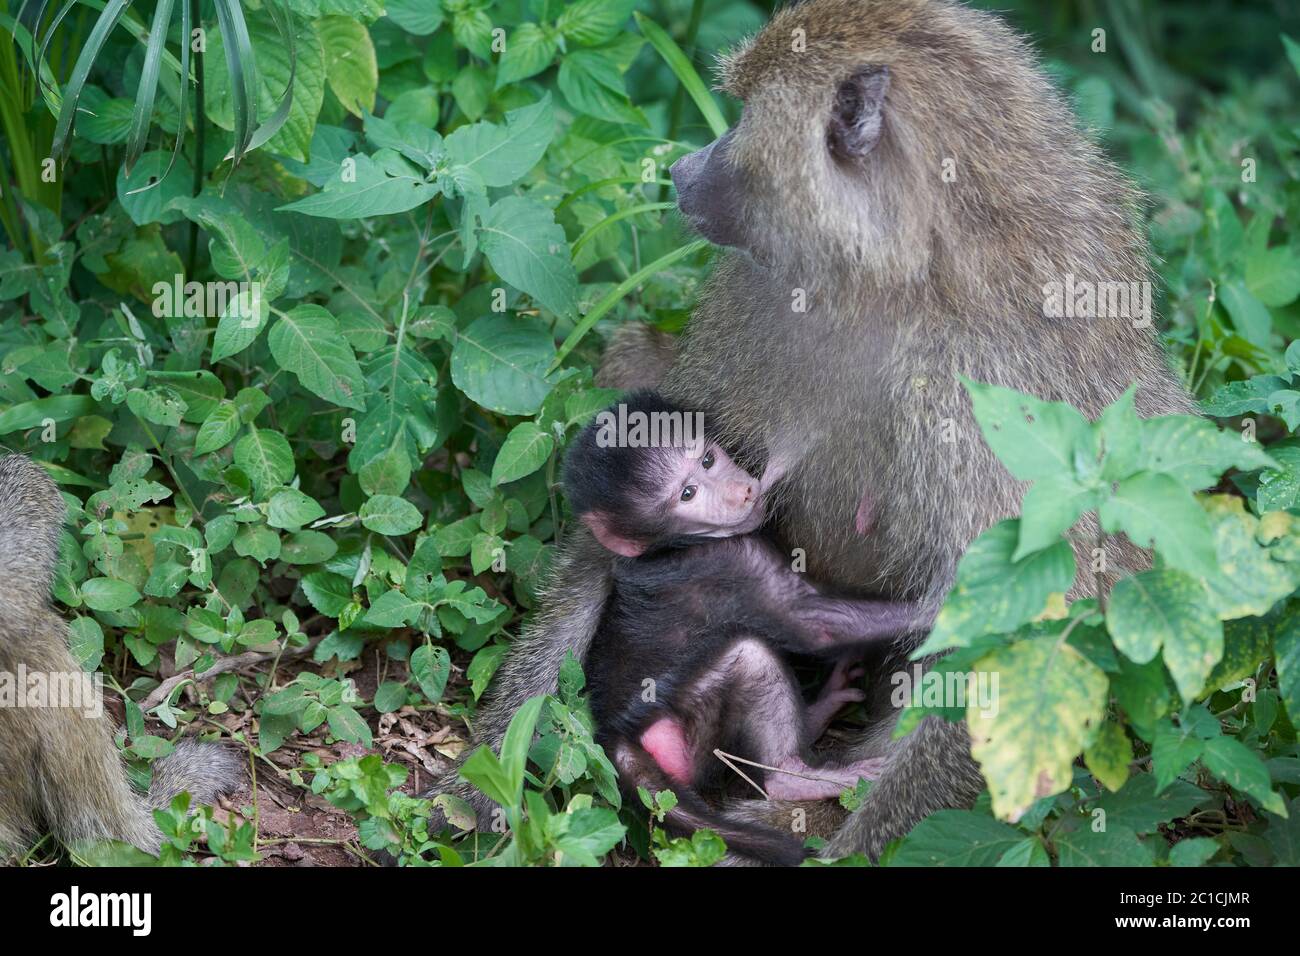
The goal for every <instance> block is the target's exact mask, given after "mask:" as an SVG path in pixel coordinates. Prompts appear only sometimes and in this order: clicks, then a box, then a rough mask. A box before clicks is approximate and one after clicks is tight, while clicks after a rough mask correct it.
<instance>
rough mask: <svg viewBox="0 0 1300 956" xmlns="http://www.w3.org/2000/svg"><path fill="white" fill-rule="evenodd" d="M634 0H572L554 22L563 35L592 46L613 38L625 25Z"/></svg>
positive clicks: (581, 43)
mask: <svg viewBox="0 0 1300 956" xmlns="http://www.w3.org/2000/svg"><path fill="white" fill-rule="evenodd" d="M635 6H636V3H635V0H576V2H575V3H570V4H568V5H567V6H566V7H565V8H564V12H563V13H561V14H560V18H559V19H558V20H557V21H556V22H555V25H556V26H557V27H559V30H560V32H561V33H563V34H564V37H565V39H567V40H572V41H573V42H574V43H577V44H578V45H580V46H595V45H596V44H598V43H604V42H605V41H606V40H610V39H613V37H615V36H616V35H617V34H618V33H619V32H621V31H622V30H623V29H624V27H625V26H626V25H627V21H628V18H629V17H630V16H632V9H633V7H635Z"/></svg>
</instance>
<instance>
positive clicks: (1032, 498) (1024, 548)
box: [1011, 475, 1101, 561]
mask: <svg viewBox="0 0 1300 956" xmlns="http://www.w3.org/2000/svg"><path fill="white" fill-rule="evenodd" d="M1100 500H1101V492H1100V491H1099V490H1098V489H1096V488H1091V487H1087V486H1085V485H1081V484H1079V483H1078V482H1077V481H1075V480H1074V478H1073V477H1072V476H1070V475H1053V476H1050V477H1047V478H1040V479H1039V480H1038V481H1036V482H1034V483H1033V485H1032V486H1030V488H1029V490H1028V491H1027V492H1025V497H1024V499H1023V500H1022V502H1021V505H1020V538H1019V541H1018V543H1017V545H1016V550H1015V552H1014V553H1013V554H1012V555H1011V559H1012V560H1013V561H1019V560H1020V559H1021V558H1023V557H1025V556H1026V555H1029V554H1033V553H1034V552H1035V551H1041V550H1042V549H1044V548H1046V547H1049V546H1051V545H1053V544H1055V543H1056V542H1058V541H1060V540H1061V535H1062V534H1064V533H1065V532H1066V531H1068V530H1070V529H1071V528H1072V527H1074V525H1075V522H1077V521H1078V520H1079V516H1080V515H1082V514H1083V513H1084V512H1085V511H1092V510H1094V509H1095V508H1096V507H1097V505H1098V503H1099V502H1100Z"/></svg>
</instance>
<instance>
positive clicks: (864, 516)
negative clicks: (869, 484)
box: [853, 491, 876, 535]
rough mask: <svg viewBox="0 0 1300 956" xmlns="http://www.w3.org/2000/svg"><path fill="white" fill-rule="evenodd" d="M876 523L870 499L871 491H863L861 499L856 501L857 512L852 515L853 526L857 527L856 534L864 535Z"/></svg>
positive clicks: (873, 506) (873, 507) (874, 510)
mask: <svg viewBox="0 0 1300 956" xmlns="http://www.w3.org/2000/svg"><path fill="white" fill-rule="evenodd" d="M875 523H876V508H875V505H874V504H872V501H871V492H869V491H867V492H863V495H862V500H861V501H859V502H858V513H857V515H855V516H854V519H853V526H854V527H855V528H856V529H857V531H858V534H861V535H865V534H867V532H869V531H870V530H871V528H872V526H873V525H875Z"/></svg>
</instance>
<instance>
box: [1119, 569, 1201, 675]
mask: <svg viewBox="0 0 1300 956" xmlns="http://www.w3.org/2000/svg"><path fill="white" fill-rule="evenodd" d="M1106 626H1107V627H1108V628H1109V629H1110V633H1111V636H1112V637H1113V638H1114V641H1115V646H1116V647H1118V648H1119V649H1120V650H1121V651H1123V652H1124V653H1125V654H1127V655H1128V656H1129V657H1130V658H1131V659H1132V660H1134V661H1136V662H1138V663H1139V664H1145V663H1146V662H1147V661H1149V660H1151V659H1152V658H1154V657H1155V656H1156V654H1158V653H1159V652H1160V649H1161V648H1164V656H1165V663H1166V664H1167V665H1168V667H1169V672H1170V673H1171V674H1173V676H1174V681H1175V682H1176V683H1177V684H1178V690H1179V693H1181V694H1182V696H1183V699H1184V700H1192V699H1194V698H1195V697H1196V696H1197V695H1199V694H1200V692H1201V690H1202V688H1204V686H1205V680H1206V678H1207V677H1208V676H1209V674H1210V671H1211V670H1213V668H1214V665H1215V664H1217V663H1218V662H1219V659H1220V658H1221V657H1222V656H1223V622H1222V621H1220V620H1219V615H1218V614H1217V613H1216V612H1215V610H1214V608H1213V607H1212V606H1211V605H1210V599H1209V595H1208V594H1207V593H1206V590H1205V587H1204V586H1203V585H1202V584H1201V582H1200V581H1198V580H1196V579H1195V578H1193V577H1191V576H1189V575H1187V574H1184V573H1182V572H1181V571H1176V570H1174V569H1172V568H1162V569H1159V570H1155V571H1143V572H1141V573H1139V574H1135V575H1133V576H1131V577H1127V578H1124V579H1123V580H1121V581H1119V582H1118V583H1117V584H1116V585H1115V587H1114V589H1113V590H1112V592H1111V596H1110V605H1109V607H1108V608H1107V609H1106Z"/></svg>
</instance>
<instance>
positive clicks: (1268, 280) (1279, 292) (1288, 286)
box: [1246, 246, 1300, 309]
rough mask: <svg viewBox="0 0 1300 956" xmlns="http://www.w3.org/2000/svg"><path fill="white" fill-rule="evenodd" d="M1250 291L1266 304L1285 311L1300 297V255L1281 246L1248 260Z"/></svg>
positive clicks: (1247, 277) (1247, 269)
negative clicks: (1287, 306)
mask: <svg viewBox="0 0 1300 956" xmlns="http://www.w3.org/2000/svg"><path fill="white" fill-rule="evenodd" d="M1246 288H1247V289H1249V290H1250V292H1251V294H1252V295H1254V296H1255V298H1257V299H1259V301H1260V302H1262V303H1264V305H1267V306H1270V307H1272V308H1275V309H1276V308H1281V307H1282V306H1286V305H1290V304H1291V303H1292V302H1294V301H1295V300H1296V298H1297V297H1300V255H1298V254H1297V253H1296V251H1295V250H1294V249H1290V248H1288V247H1286V246H1281V247H1279V248H1276V249H1266V250H1264V251H1263V252H1260V253H1257V254H1255V255H1252V256H1250V257H1249V258H1248V259H1247V260H1246Z"/></svg>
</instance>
